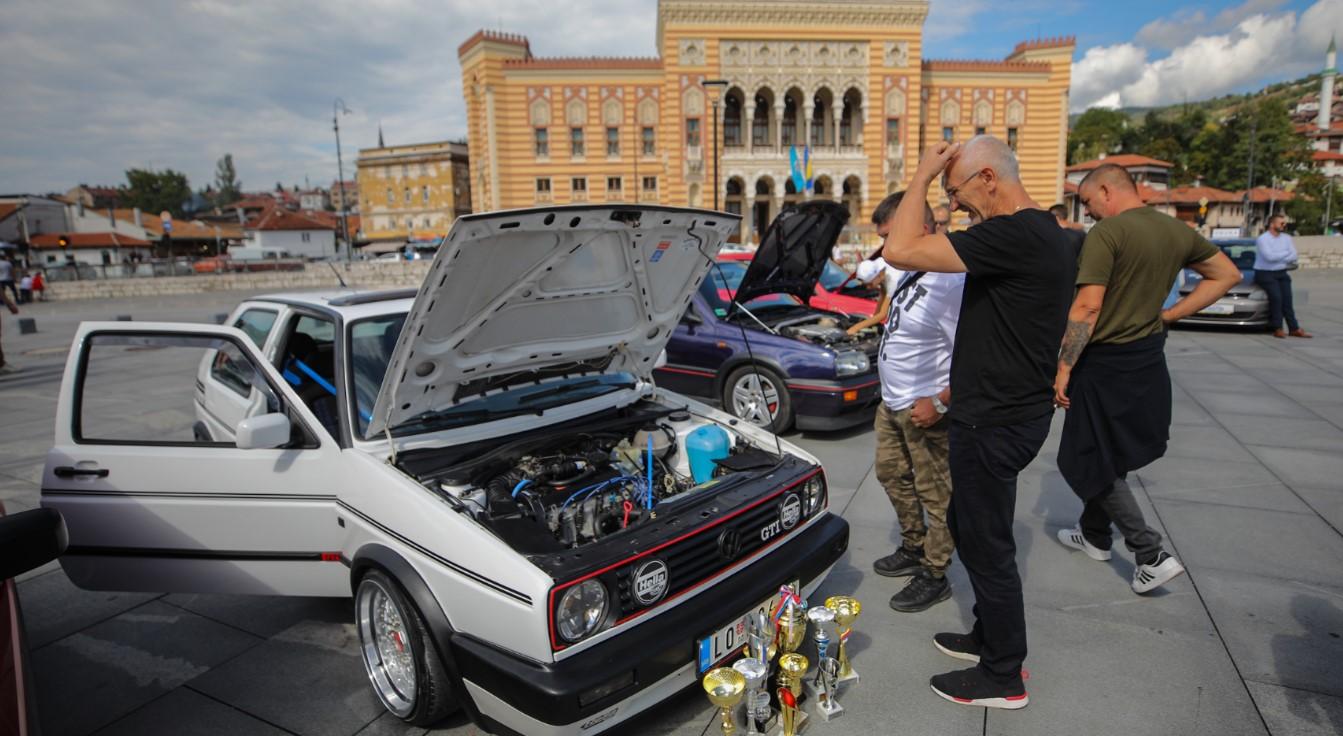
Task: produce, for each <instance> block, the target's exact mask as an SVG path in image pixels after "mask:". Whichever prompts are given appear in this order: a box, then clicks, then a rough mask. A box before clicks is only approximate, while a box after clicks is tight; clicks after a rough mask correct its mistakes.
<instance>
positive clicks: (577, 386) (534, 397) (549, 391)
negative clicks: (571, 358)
mask: <svg viewBox="0 0 1343 736" xmlns="http://www.w3.org/2000/svg"><path fill="white" fill-rule="evenodd" d="M600 385H606V386H610V387H611V390H613V391H614V390H616V389H620V388H632V387H633V386H634V383H633V382H631V381H621V382H619V383H604V382H603V381H602V380H601V379H600V378H592V379H589V380H587V381H575V382H574V383H565V384H561V385H559V386H555V387H553V388H546V389H541V390H540V391H536V392H533V393H530V394H527V395H526V396H524V397H522V398H520V399H518V403H519V404H530V403H532V402H533V401H540V400H541V399H544V398H547V397H550V396H558V395H559V394H567V393H569V392H570V391H578V390H581V389H585V388H592V387H593V386H600Z"/></svg>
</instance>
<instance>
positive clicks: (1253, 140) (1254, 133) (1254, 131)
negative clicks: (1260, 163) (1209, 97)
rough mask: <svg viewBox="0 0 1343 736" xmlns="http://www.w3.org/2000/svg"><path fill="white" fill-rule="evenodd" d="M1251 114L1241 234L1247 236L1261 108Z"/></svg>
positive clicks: (1248, 233) (1248, 232)
mask: <svg viewBox="0 0 1343 736" xmlns="http://www.w3.org/2000/svg"><path fill="white" fill-rule="evenodd" d="M1250 115H1251V117H1250V172H1249V180H1248V181H1247V182H1246V184H1245V197H1244V205H1243V207H1244V209H1245V212H1244V215H1245V224H1244V226H1242V228H1241V234H1242V235H1244V236H1245V237H1247V238H1248V237H1249V236H1250V202H1251V198H1250V196H1251V195H1250V190H1252V189H1254V153H1255V151H1254V149H1255V145H1256V144H1257V143H1258V142H1259V109H1258V108H1257V107H1256V108H1255V109H1253V110H1252V111H1251V112H1250Z"/></svg>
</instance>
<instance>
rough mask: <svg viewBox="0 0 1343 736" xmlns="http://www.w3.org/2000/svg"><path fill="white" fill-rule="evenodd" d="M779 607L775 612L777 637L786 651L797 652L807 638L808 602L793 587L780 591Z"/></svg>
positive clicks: (780, 647)
mask: <svg viewBox="0 0 1343 736" xmlns="http://www.w3.org/2000/svg"><path fill="white" fill-rule="evenodd" d="M779 592H780V599H779V607H778V610H777V611H775V613H774V620H775V622H774V627H775V631H776V634H775V639H776V641H777V642H778V645H779V646H778V648H779V649H780V650H782V651H783V652H785V653H789V652H796V651H797V648H798V647H800V646H802V640H803V639H805V638H807V604H806V603H805V602H802V600H801V599H800V598H798V596H797V593H796V592H794V591H793V590H792V588H787V587H786V588H784V589H782V590H780V591H779Z"/></svg>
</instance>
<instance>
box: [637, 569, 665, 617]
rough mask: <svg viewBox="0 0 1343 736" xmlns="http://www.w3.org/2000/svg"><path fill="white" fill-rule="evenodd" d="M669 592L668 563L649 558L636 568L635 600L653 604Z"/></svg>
mask: <svg viewBox="0 0 1343 736" xmlns="http://www.w3.org/2000/svg"><path fill="white" fill-rule="evenodd" d="M666 593H667V563H665V562H663V561H662V560H649V561H648V562H645V563H644V564H642V565H640V566H638V567H637V568H635V570H634V600H636V601H638V603H639V605H642V606H651V605H653V604H654V603H657V602H658V601H660V600H662V596H663V595H665V594H666Z"/></svg>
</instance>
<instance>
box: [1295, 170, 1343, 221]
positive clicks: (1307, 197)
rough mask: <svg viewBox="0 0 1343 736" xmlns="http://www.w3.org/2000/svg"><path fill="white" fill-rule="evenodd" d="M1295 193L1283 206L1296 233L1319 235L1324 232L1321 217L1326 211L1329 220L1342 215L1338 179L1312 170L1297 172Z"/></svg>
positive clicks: (1341, 195)
mask: <svg viewBox="0 0 1343 736" xmlns="http://www.w3.org/2000/svg"><path fill="white" fill-rule="evenodd" d="M1331 187H1332V188H1333V190H1334V191H1333V195H1332V196H1333V200H1332V202H1330V201H1329V197H1330V192H1329V189H1330V188H1331ZM1293 194H1294V195H1295V196H1294V197H1293V198H1292V200H1291V201H1290V202H1288V203H1287V204H1286V206H1284V207H1283V209H1284V210H1285V211H1286V212H1287V217H1288V218H1289V219H1291V221H1292V228H1293V229H1294V230H1295V231H1296V234H1297V235H1320V234H1321V233H1323V232H1324V227H1323V225H1324V216H1325V213H1326V212H1328V214H1329V216H1330V217H1331V218H1332V219H1338V218H1340V217H1343V191H1340V190H1339V188H1338V182H1337V181H1336V180H1334V179H1327V178H1325V176H1324V174H1321V173H1320V172H1319V171H1316V170H1314V169H1311V170H1309V171H1305V172H1303V173H1301V174H1300V178H1299V179H1297V182H1296V189H1295V191H1293Z"/></svg>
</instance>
